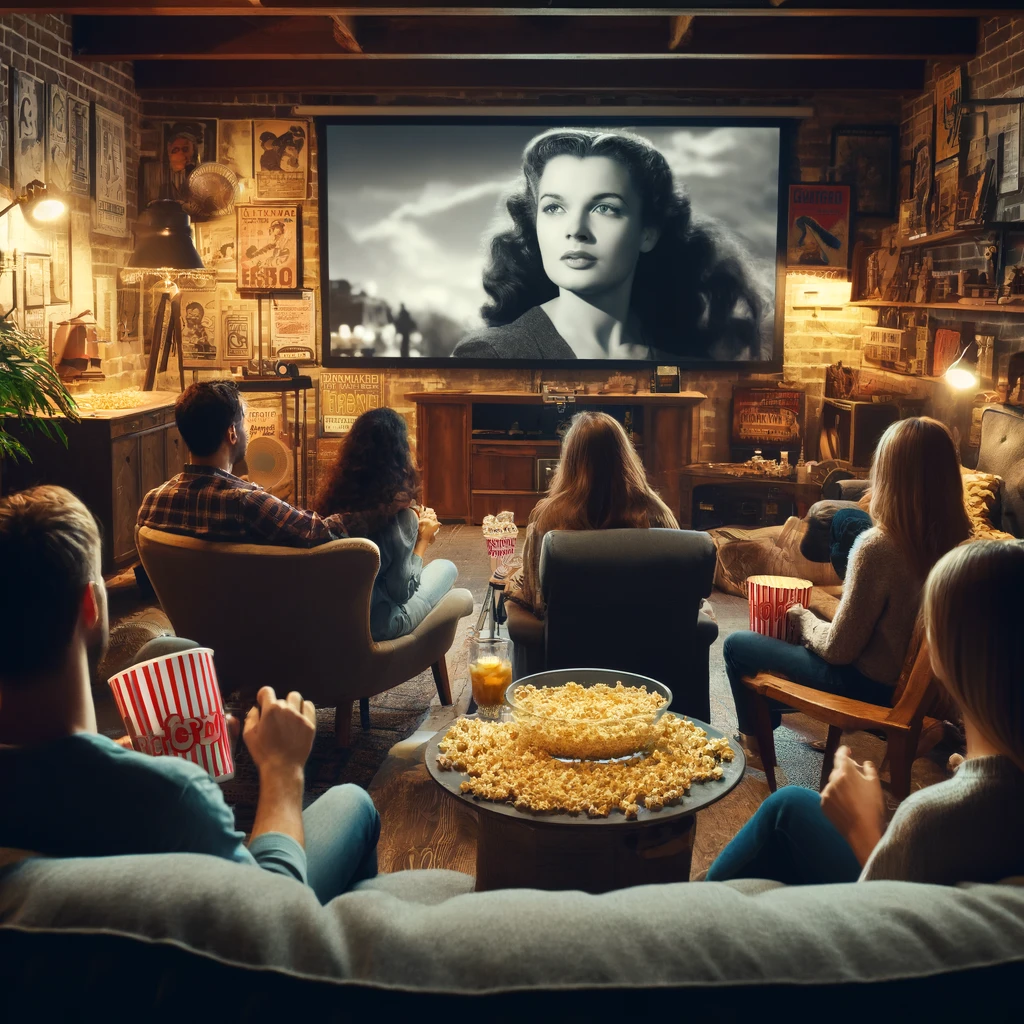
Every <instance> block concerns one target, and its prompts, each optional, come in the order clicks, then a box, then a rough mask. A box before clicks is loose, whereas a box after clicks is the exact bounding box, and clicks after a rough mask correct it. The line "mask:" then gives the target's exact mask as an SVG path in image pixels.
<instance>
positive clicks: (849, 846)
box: [707, 540, 1024, 885]
mask: <svg viewBox="0 0 1024 1024" xmlns="http://www.w3.org/2000/svg"><path fill="white" fill-rule="evenodd" d="M1021 579H1024V542H1022V541H1003V540H980V541H974V542H973V543H970V544H964V545H961V546H960V547H958V548H956V549H955V550H953V551H950V552H949V554H947V555H946V556H945V557H943V558H942V559H941V560H940V561H939V563H938V564H937V565H936V566H935V568H934V569H932V571H931V574H930V575H929V576H928V581H927V583H926V585H925V592H924V624H925V630H926V636H927V639H928V649H929V652H930V654H931V661H932V668H933V670H934V672H935V674H936V676H937V677H938V679H939V681H940V683H941V684H942V686H943V687H944V688H945V690H946V691H947V693H948V694H949V696H950V697H952V698H953V699H954V700H955V701H956V702H957V703H958V705H959V706H960V710H961V712H962V714H963V720H964V732H965V735H966V738H967V759H966V760H965V761H964V762H963V763H962V764H961V765H960V767H959V768H958V769H957V772H956V775H955V776H954V777H953V778H952V779H949V780H948V781H946V782H940V783H938V784H937V785H934V786H928V787H926V788H925V789H920V790H918V791H917V792H916V793H913V794H912V795H911V796H910V797H908V798H907V799H906V800H904V801H903V803H902V804H901V805H900V807H899V809H898V810H897V811H896V814H895V815H894V817H893V819H892V821H891V822H890V823H889V826H888V828H886V826H885V801H884V799H883V796H882V787H881V784H880V783H879V781H878V773H877V771H876V770H875V766H874V765H873V764H872V763H871V762H870V761H865V762H864V764H858V763H857V762H856V761H854V760H853V758H852V757H851V756H850V750H849V748H848V747H840V748H839V750H838V751H837V752H836V762H835V767H834V768H833V769H832V774H831V776H829V781H828V785H827V786H826V787H825V789H824V790H823V791H822V792H821V794H820V795H819V794H817V793H815V792H813V791H812V790H809V789H803V788H801V787H799V786H786V787H785V788H784V789H780V790H779V791H778V792H777V793H773V794H772V795H771V796H770V797H769V798H768V799H767V800H765V802H764V803H763V804H761V806H760V807H759V808H758V810H757V813H756V814H755V815H754V817H753V818H751V819H750V821H748V822H747V824H746V825H744V826H743V828H742V829H741V830H740V832H739V834H738V835H737V836H736V838H735V839H733V840H732V842H731V843H729V845H728V846H727V847H726V848H725V850H723V851H722V853H721V854H720V855H719V857H718V858H717V860H716V861H715V862H714V863H713V864H712V865H711V867H710V869H709V870H708V873H707V879H708V881H726V880H728V879H732V878H771V879H775V880H776V881H780V882H786V883H789V884H811V883H820V884H825V883H830V882H846V881H854V880H855V879H858V878H859V879H861V880H867V881H872V880H877V879H892V880H897V881H907V882H927V883H931V884H935V885H956V884H957V883H959V882H998V881H1001V880H1002V879H1004V878H1010V877H1012V876H1019V875H1024V689H1022V687H1021V684H1020V677H1021V668H1022V666H1024V630H1022V629H1021V628H1020V623H1021V609H1020V581H1021Z"/></svg>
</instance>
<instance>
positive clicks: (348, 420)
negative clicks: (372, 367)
mask: <svg viewBox="0 0 1024 1024" xmlns="http://www.w3.org/2000/svg"><path fill="white" fill-rule="evenodd" d="M383 404H384V375H383V374H381V373H351V372H345V373H334V372H332V371H329V370H323V371H322V372H321V373H320V436H321V437H341V436H342V435H344V434H347V433H348V432H349V430H350V429H351V428H352V424H353V423H354V422H355V419H356V417H357V416H359V415H360V414H361V413H364V412H366V410H367V409H378V408H380V407H381V406H382V405H383Z"/></svg>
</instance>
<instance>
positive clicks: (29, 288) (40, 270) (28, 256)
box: [25, 252, 50, 309]
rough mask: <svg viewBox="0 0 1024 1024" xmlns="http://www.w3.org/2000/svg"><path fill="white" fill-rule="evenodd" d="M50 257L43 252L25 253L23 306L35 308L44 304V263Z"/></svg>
mask: <svg viewBox="0 0 1024 1024" xmlns="http://www.w3.org/2000/svg"><path fill="white" fill-rule="evenodd" d="M49 260H50V257H49V255H47V254H45V253H34V252H27V253H25V308H26V309H35V308H37V307H39V306H43V305H45V304H46V285H47V281H46V278H47V274H46V264H47V263H48V262H49Z"/></svg>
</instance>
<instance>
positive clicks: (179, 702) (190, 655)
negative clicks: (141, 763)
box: [108, 647, 235, 782]
mask: <svg viewBox="0 0 1024 1024" xmlns="http://www.w3.org/2000/svg"><path fill="white" fill-rule="evenodd" d="M108 682H109V685H110V689H111V690H112V691H113V693H114V700H115V701H116V702H117V709H118V711H119V712H120V713H121V718H123V719H124V724H125V728H126V729H127V730H128V733H129V735H130V736H131V737H132V742H133V744H134V746H135V748H136V750H140V751H142V752H143V753H146V754H151V755H153V756H154V757H165V756H168V755H170V756H172V757H183V758H185V760H186V761H192V762H193V763H194V764H197V765H199V767H200V768H203V769H205V770H206V771H207V772H208V773H209V775H210V776H211V777H212V778H213V779H214V780H215V781H217V782H227V781H228V779H231V778H233V777H234V774H235V765H234V761H233V760H232V757H231V738H230V736H229V735H228V729H227V723H226V722H225V720H224V705H223V704H222V702H221V697H220V687H219V686H218V685H217V673H216V672H215V671H214V668H213V651H211V650H210V649H209V648H208V647H193V648H191V649H189V650H187V651H179V652H178V653H177V654H168V655H165V656H164V657H162V658H153V659H152V660H151V661H144V662H142V663H141V664H139V665H132V666H131V667H130V668H127V669H125V670H124V672H121V673H119V674H118V675H116V676H112V677H111V678H110V679H109V680H108Z"/></svg>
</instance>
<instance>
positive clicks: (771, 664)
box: [722, 629, 893, 734]
mask: <svg viewBox="0 0 1024 1024" xmlns="http://www.w3.org/2000/svg"><path fill="white" fill-rule="evenodd" d="M722 653H723V655H724V656H725V673H726V675H727V676H728V677H729V685H730V686H731V687H732V697H733V700H734V701H735V702H736V717H737V719H738V722H739V729H740V732H745V733H748V734H750V733H754V732H755V731H756V729H757V719H756V716H755V705H754V696H755V695H754V694H753V693H752V691H751V690H749V689H748V688H747V687H746V686H744V685H743V677H744V676H753V675H757V673H758V672H770V673H772V674H773V675H777V676H784V677H785V678H786V679H789V680H791V681H792V682H794V683H800V684H801V685H802V686H810V687H813V688H814V689H815V690H825V691H826V692H827V693H838V694H840V695H842V696H843V697H851V698H853V699H854V700H863V701H867V702H868V703H869V704H880V705H882V706H883V707H888V706H889V705H890V704H891V703H892V694H893V688H892V687H891V686H886V685H885V684H884V683H876V682H875V681H874V680H873V679H868V677H867V676H865V675H863V674H862V673H861V672H860V671H858V670H857V669H856V668H855V667H854V666H853V665H830V664H829V663H828V662H827V661H825V659H824V658H822V657H820V656H819V655H817V654H815V653H814V652H813V651H809V650H808V649H807V648H806V647H802V646H799V645H797V644H788V643H786V641H785V640H776V639H775V638H774V637H770V636H761V634H760V633H753V632H751V631H750V630H747V629H743V630H740V631H739V632H737V633H731V634H730V635H729V636H727V637H726V638H725V644H724V645H723V647H722ZM782 710H788V709H786V708H785V705H783V704H779V703H777V702H775V701H773V702H772V727H773V728H778V726H779V723H780V722H781V720H782V719H781V712H782Z"/></svg>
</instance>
